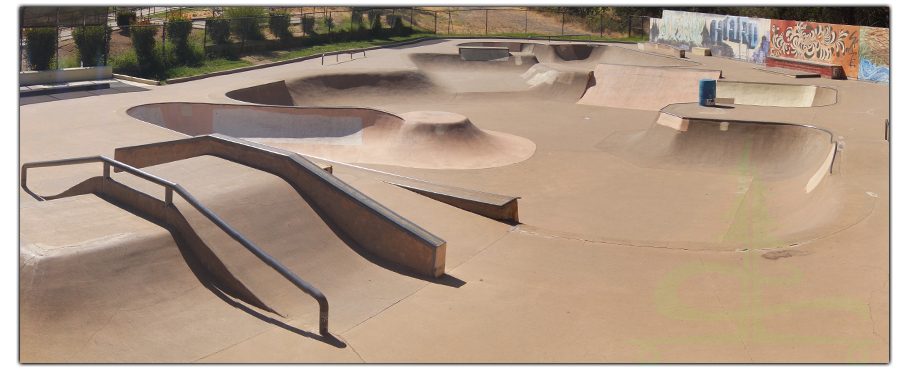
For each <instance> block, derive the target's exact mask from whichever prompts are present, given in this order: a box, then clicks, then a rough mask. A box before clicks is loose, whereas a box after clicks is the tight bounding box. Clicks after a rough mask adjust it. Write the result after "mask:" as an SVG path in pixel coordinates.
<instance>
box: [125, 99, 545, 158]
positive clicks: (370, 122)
mask: <svg viewBox="0 0 900 380" xmlns="http://www.w3.org/2000/svg"><path fill="white" fill-rule="evenodd" d="M128 114H129V115H131V116H132V117H134V118H136V119H138V120H142V121H145V122H148V123H151V124H155V125H158V126H161V127H164V128H168V129H171V130H174V131H177V132H181V133H184V134H186V135H189V136H199V135H207V134H212V133H220V134H223V135H227V136H231V137H239V138H243V139H247V140H250V141H255V142H259V143H263V144H266V145H270V146H274V147H278V148H282V149H287V150H290V151H294V152H297V153H301V154H306V155H311V156H315V157H321V158H325V159H329V160H334V161H340V162H347V163H369V164H385V165H395V166H406V167H414V168H424V169H479V168H489V167H498V166H505V165H511V164H514V163H517V162H521V161H524V160H526V159H528V158H529V157H531V155H532V154H534V150H535V145H534V143H533V142H531V141H530V140H528V139H525V138H522V137H519V136H514V135H509V134H505V133H500V132H494V131H486V130H482V129H480V128H478V127H477V126H475V125H474V124H472V123H471V122H470V121H469V120H468V118H466V117H465V116H463V115H458V114H453V113H448V112H427V111H421V112H409V113H405V114H401V115H393V114H390V113H387V112H382V111H377V110H373V109H367V108H299V107H271V106H253V105H226V104H204V103H157V104H148V105H143V106H138V107H133V108H131V109H129V110H128Z"/></svg>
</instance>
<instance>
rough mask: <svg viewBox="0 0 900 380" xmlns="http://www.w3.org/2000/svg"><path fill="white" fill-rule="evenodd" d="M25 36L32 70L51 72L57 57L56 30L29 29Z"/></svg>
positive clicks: (26, 30)
mask: <svg viewBox="0 0 900 380" xmlns="http://www.w3.org/2000/svg"><path fill="white" fill-rule="evenodd" d="M24 34H25V50H26V52H27V54H28V62H30V63H31V68H32V70H49V69H50V62H51V61H52V60H53V57H54V56H55V55H56V36H57V35H56V28H29V29H25V33H24Z"/></svg>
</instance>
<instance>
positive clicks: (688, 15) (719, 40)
mask: <svg viewBox="0 0 900 380" xmlns="http://www.w3.org/2000/svg"><path fill="white" fill-rule="evenodd" d="M650 41H651V42H656V43H660V44H666V45H672V46H677V47H679V48H681V49H685V50H688V49H690V48H692V47H705V48H709V49H710V51H711V52H712V55H714V56H716V57H723V58H731V59H738V60H741V61H747V62H754V63H765V62H766V54H767V53H768V51H769V20H768V19H760V18H749V17H737V16H723V15H713V14H706V13H693V12H680V11H670V10H664V11H663V17H662V18H661V19H651V27H650Z"/></svg>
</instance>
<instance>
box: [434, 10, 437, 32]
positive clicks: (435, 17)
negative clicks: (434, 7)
mask: <svg viewBox="0 0 900 380" xmlns="http://www.w3.org/2000/svg"><path fill="white" fill-rule="evenodd" d="M434 34H437V11H434Z"/></svg>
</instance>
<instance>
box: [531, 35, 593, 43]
mask: <svg viewBox="0 0 900 380" xmlns="http://www.w3.org/2000/svg"><path fill="white" fill-rule="evenodd" d="M584 36H587V38H588V42H594V40H593V38H594V37H593V36H591V35H590V34H558V35H547V36H543V35H535V36H528V39H529V40H532V39H538V38H544V37H546V38H547V41H548V42H549V41H550V40H551V39H553V38H554V37H569V42H572V41H573V40H572V37H584Z"/></svg>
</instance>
